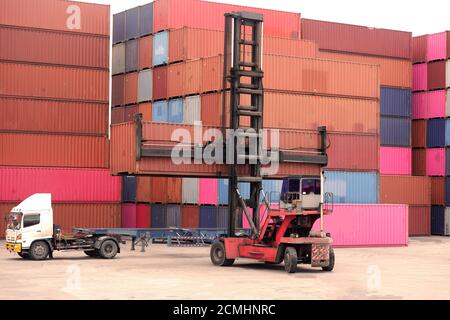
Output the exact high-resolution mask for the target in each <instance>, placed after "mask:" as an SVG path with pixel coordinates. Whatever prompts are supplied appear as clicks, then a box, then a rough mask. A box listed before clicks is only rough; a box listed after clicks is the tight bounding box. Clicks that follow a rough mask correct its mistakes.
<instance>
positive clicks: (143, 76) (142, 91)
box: [138, 70, 153, 102]
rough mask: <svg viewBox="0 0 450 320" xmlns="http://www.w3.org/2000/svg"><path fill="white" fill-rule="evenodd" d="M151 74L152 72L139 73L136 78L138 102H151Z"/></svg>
mask: <svg viewBox="0 0 450 320" xmlns="http://www.w3.org/2000/svg"><path fill="white" fill-rule="evenodd" d="M152 91H153V73H152V70H143V71H141V72H139V77H138V102H143V101H150V100H152Z"/></svg>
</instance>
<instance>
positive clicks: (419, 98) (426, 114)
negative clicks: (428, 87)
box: [412, 90, 447, 119]
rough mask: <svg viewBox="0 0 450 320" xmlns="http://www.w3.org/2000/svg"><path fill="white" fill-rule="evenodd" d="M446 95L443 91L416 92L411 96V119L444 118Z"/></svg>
mask: <svg viewBox="0 0 450 320" xmlns="http://www.w3.org/2000/svg"><path fill="white" fill-rule="evenodd" d="M446 104H447V93H446V91H445V90H436V91H429V92H416V93H414V94H413V112H412V117H413V119H433V118H445V117H446Z"/></svg>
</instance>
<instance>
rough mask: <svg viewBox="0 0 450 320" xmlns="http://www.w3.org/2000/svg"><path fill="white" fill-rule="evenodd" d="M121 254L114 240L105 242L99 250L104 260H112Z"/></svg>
mask: <svg viewBox="0 0 450 320" xmlns="http://www.w3.org/2000/svg"><path fill="white" fill-rule="evenodd" d="M117 252H119V247H118V245H117V243H116V242H115V241H114V240H105V241H103V242H102V244H101V245H100V249H99V250H98V253H99V256H100V257H102V258H103V259H112V258H114V257H115V256H116V255H117Z"/></svg>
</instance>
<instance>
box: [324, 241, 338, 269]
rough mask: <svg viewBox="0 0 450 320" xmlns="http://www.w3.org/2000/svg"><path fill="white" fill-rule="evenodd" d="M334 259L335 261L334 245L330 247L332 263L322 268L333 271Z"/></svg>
mask: <svg viewBox="0 0 450 320" xmlns="http://www.w3.org/2000/svg"><path fill="white" fill-rule="evenodd" d="M334 261H335V258H334V250H333V248H332V247H330V264H329V265H328V267H322V270H323V271H328V272H330V271H333V269H334Z"/></svg>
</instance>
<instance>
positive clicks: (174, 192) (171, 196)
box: [166, 177, 182, 204]
mask: <svg viewBox="0 0 450 320" xmlns="http://www.w3.org/2000/svg"><path fill="white" fill-rule="evenodd" d="M181 189H182V178H172V177H171V178H167V190H166V192H167V202H168V203H176V204H178V203H181V202H182V191H181Z"/></svg>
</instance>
